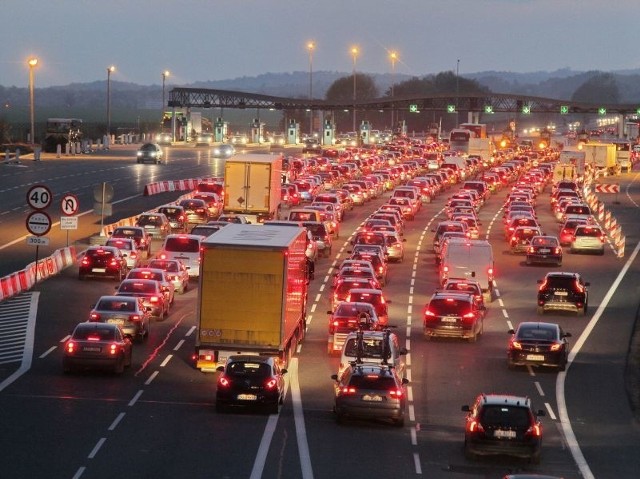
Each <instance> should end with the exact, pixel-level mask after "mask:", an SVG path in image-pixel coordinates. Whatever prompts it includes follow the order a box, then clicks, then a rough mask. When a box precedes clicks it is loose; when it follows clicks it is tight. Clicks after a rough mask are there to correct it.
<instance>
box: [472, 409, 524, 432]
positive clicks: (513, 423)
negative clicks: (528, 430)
mask: <svg viewBox="0 0 640 479" xmlns="http://www.w3.org/2000/svg"><path fill="white" fill-rule="evenodd" d="M480 419H481V421H482V424H483V425H484V427H487V426H489V427H495V428H505V427H528V426H529V425H530V423H531V420H530V418H529V411H528V410H527V409H526V408H523V407H513V406H505V405H495V406H494V405H486V406H484V407H483V408H482V417H481V418H480Z"/></svg>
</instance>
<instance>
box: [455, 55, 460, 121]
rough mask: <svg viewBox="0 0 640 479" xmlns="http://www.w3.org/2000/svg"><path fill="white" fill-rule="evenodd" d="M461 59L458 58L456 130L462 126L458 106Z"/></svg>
mask: <svg viewBox="0 0 640 479" xmlns="http://www.w3.org/2000/svg"><path fill="white" fill-rule="evenodd" d="M459 75H460V59H459V58H458V61H457V62H456V128H458V125H459V124H460V116H459V115H460V113H459V112H458V104H459V99H460V82H459V78H460V76H459Z"/></svg>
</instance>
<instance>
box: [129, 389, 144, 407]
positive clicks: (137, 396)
mask: <svg viewBox="0 0 640 479" xmlns="http://www.w3.org/2000/svg"><path fill="white" fill-rule="evenodd" d="M143 392H144V391H143V390H142V389H140V391H138V392H137V393H136V394H135V396H133V398H132V399H131V401H129V404H127V406H129V407H131V406H133V405H134V404H135V403H136V402H137V401H138V399H140V396H142V393H143Z"/></svg>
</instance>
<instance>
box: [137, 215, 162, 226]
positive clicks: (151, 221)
mask: <svg viewBox="0 0 640 479" xmlns="http://www.w3.org/2000/svg"><path fill="white" fill-rule="evenodd" d="M138 224H139V225H141V226H145V225H153V226H160V225H161V224H162V220H161V219H160V217H159V216H151V215H143V216H140V217H139V218H138Z"/></svg>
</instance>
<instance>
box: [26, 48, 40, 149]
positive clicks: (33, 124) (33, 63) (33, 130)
mask: <svg viewBox="0 0 640 479" xmlns="http://www.w3.org/2000/svg"><path fill="white" fill-rule="evenodd" d="M27 63H28V65H29V116H30V119H31V146H33V145H35V142H36V120H35V107H34V103H33V69H34V68H35V66H36V65H37V64H38V59H37V58H35V57H34V58H30V59H29V61H28V62H27Z"/></svg>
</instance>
